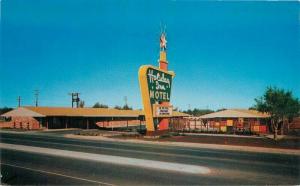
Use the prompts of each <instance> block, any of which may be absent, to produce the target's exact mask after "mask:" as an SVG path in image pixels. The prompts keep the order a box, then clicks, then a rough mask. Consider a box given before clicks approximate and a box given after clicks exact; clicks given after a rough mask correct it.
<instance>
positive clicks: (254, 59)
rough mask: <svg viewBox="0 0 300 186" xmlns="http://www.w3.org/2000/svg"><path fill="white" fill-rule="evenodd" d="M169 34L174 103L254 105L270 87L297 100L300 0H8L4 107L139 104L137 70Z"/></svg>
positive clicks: (2, 63) (1, 67)
mask: <svg viewBox="0 0 300 186" xmlns="http://www.w3.org/2000/svg"><path fill="white" fill-rule="evenodd" d="M164 25H165V27H166V32H167V41H168V46H167V47H168V48H167V58H168V62H169V70H172V71H174V72H175V74H176V77H175V78H174V80H173V87H172V93H171V102H172V104H173V106H174V107H179V108H180V109H183V110H184V109H188V108H204V109H205V108H208V109H214V110H215V109H220V108H248V107H251V106H252V105H254V98H257V97H259V96H261V95H262V94H263V93H264V91H265V89H266V87H267V86H277V87H279V88H284V89H286V90H290V91H292V92H293V94H294V96H295V97H298V98H300V75H299V74H300V3H299V2H277V1H264V2H263V1H255V2H251V1H247V2H245V1H244V2H238V1H231V2H229V1H193V0H192V1H180V0H173V1H171V0H170V1H146V0H142V1H137V0H129V1H125V0H124V1H121V0H112V1H111V0H88V1H86V0H64V1H61V0H26V1H25V0H2V1H1V56H0V57H1V58H0V107H3V106H7V107H16V106H17V97H18V96H21V99H22V101H21V104H22V105H27V106H28V105H34V90H36V89H38V90H39V92H40V94H39V105H40V106H67V107H69V106H71V97H70V96H69V95H68V93H70V92H80V93H81V94H80V97H81V99H82V100H84V101H85V106H87V107H89V106H92V105H93V104H94V103H96V102H100V103H103V104H107V105H109V106H111V107H113V106H115V105H124V96H127V100H128V104H129V106H132V107H133V108H135V109H140V108H142V101H141V96H140V89H139V82H138V69H139V67H140V66H141V65H145V64H149V65H155V66H156V65H158V58H159V35H160V32H161V28H162V27H164Z"/></svg>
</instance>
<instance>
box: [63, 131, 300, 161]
mask: <svg viewBox="0 0 300 186" xmlns="http://www.w3.org/2000/svg"><path fill="white" fill-rule="evenodd" d="M65 137H66V138H73V139H83V140H96V141H111V142H121V143H135V144H147V145H161V146H171V147H185V148H196V149H215V150H220V149H222V150H229V151H241V152H259V153H270V154H287V155H297V156H300V150H298V149H280V148H265V147H250V146H237V145H218V144H205V143H188V142H170V141H145V140H138V139H116V138H107V137H103V136H80V135H74V134H67V135H65Z"/></svg>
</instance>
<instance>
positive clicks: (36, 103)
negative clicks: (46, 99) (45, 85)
mask: <svg viewBox="0 0 300 186" xmlns="http://www.w3.org/2000/svg"><path fill="white" fill-rule="evenodd" d="M39 93H40V92H39V90H38V89H36V90H34V96H35V106H36V107H38V106H39Z"/></svg>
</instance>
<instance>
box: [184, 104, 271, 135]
mask: <svg viewBox="0 0 300 186" xmlns="http://www.w3.org/2000/svg"><path fill="white" fill-rule="evenodd" d="M181 127H182V130H185V131H196V132H198V131H199V132H212V133H229V134H235V133H240V134H250V133H252V134H265V133H269V132H270V130H269V129H270V122H269V115H268V114H266V113H261V112H258V111H255V110H247V109H226V110H223V111H219V112H214V113H210V114H205V115H202V116H200V117H187V118H185V122H184V125H183V126H181Z"/></svg>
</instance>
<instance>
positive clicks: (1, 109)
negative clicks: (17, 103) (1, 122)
mask: <svg viewBox="0 0 300 186" xmlns="http://www.w3.org/2000/svg"><path fill="white" fill-rule="evenodd" d="M11 110H13V108H8V107H3V108H0V115H1V114H4V113H6V112H9V111H11Z"/></svg>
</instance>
